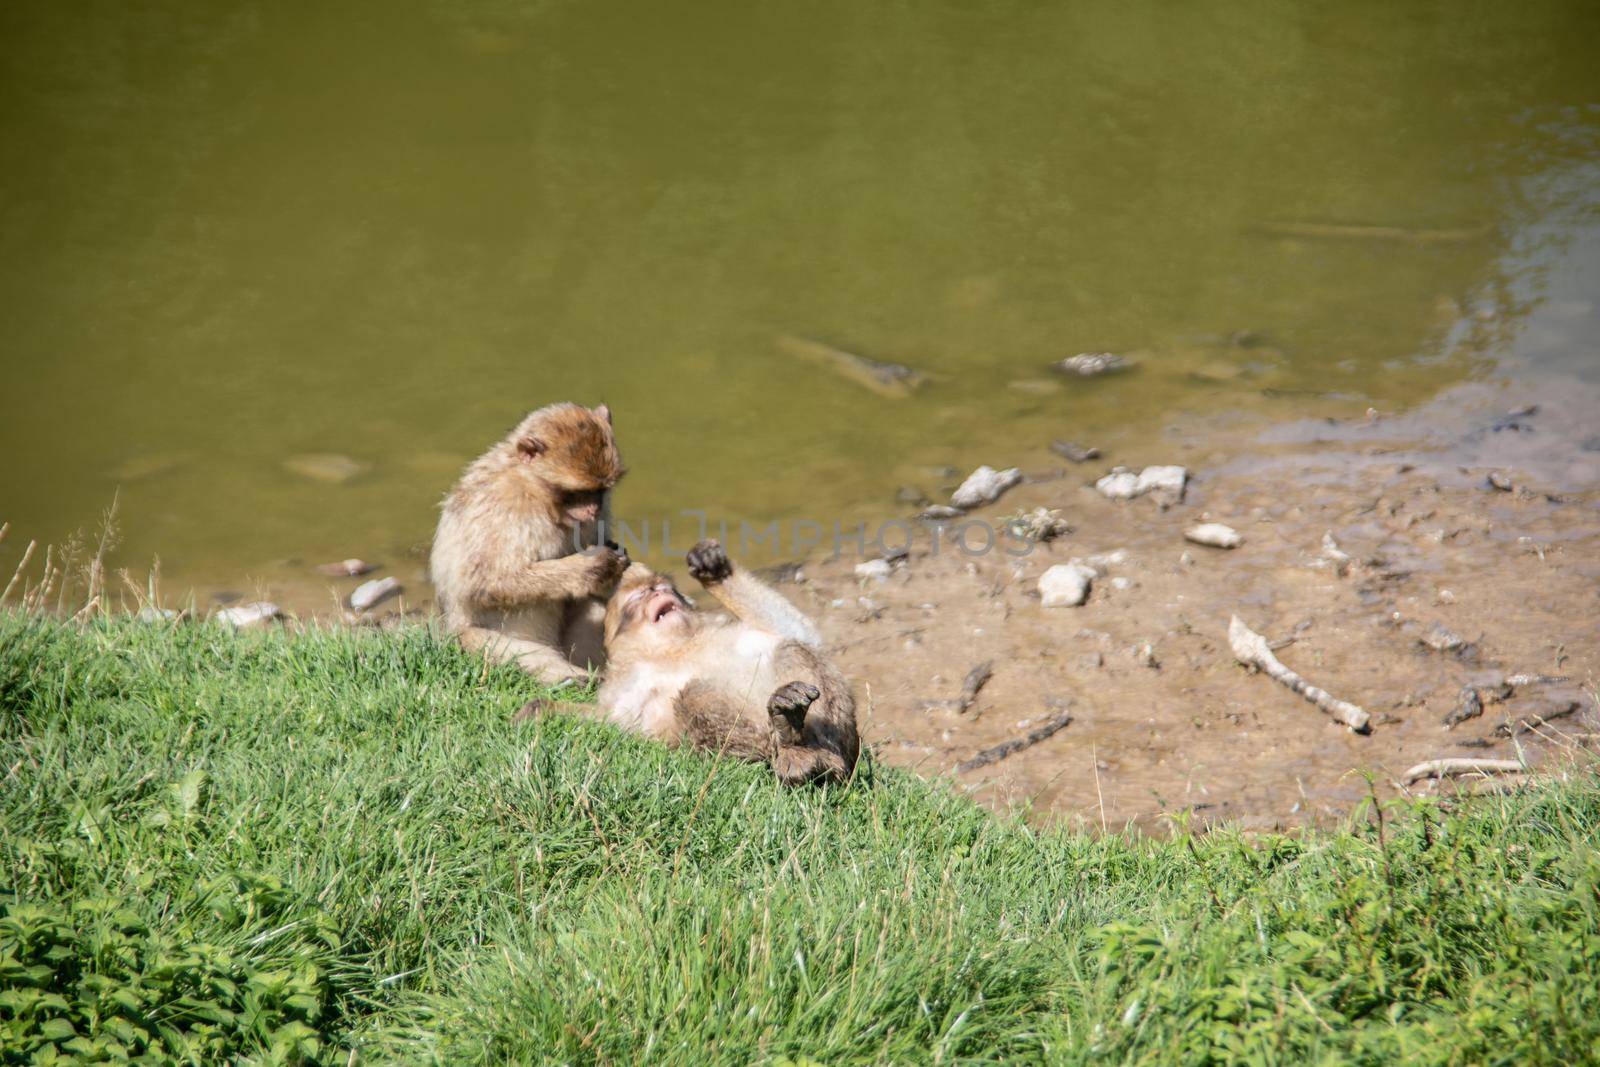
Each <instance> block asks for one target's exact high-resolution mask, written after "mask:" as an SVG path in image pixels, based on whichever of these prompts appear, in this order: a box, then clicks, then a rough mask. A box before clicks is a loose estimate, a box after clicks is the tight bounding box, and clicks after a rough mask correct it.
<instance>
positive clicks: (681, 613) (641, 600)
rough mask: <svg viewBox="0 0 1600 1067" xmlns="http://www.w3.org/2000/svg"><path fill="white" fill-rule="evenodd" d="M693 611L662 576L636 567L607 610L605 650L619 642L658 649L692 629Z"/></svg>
mask: <svg viewBox="0 0 1600 1067" xmlns="http://www.w3.org/2000/svg"><path fill="white" fill-rule="evenodd" d="M694 625H695V615H694V609H693V608H691V607H690V606H689V602H688V601H687V600H685V599H684V598H683V596H682V595H681V594H680V593H679V592H678V590H677V587H675V586H674V585H673V584H672V579H670V578H668V577H666V576H665V575H658V574H653V573H651V572H650V571H648V570H646V569H645V568H644V567H642V566H639V565H638V564H635V565H634V566H633V567H632V568H630V570H629V573H628V574H627V575H625V576H624V577H623V579H622V583H621V584H620V585H619V586H618V587H617V591H616V593H614V594H613V595H612V597H611V603H610V604H609V605H607V607H606V647H607V648H611V647H613V646H614V645H615V644H617V643H618V642H619V641H623V640H626V641H628V642H630V643H640V644H643V645H646V646H648V647H652V648H654V647H659V646H663V645H670V644H673V643H676V642H677V641H678V640H680V639H681V638H682V637H683V636H684V635H685V634H687V633H688V632H689V631H690V630H692V629H693V628H694Z"/></svg>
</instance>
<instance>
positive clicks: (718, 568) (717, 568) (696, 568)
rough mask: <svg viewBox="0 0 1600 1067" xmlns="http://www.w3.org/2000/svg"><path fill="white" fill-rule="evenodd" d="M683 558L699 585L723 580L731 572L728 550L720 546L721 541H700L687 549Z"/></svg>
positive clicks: (731, 565)
mask: <svg viewBox="0 0 1600 1067" xmlns="http://www.w3.org/2000/svg"><path fill="white" fill-rule="evenodd" d="M684 559H685V561H686V562H687V563H688V564H689V573H690V574H692V575H694V577H695V580H696V581H698V582H699V583H700V584H701V585H712V584H715V583H716V582H721V581H725V580H726V579H727V578H728V576H729V575H731V574H732V573H733V563H732V562H731V561H730V560H729V559H728V550H727V549H725V548H723V547H722V542H721V541H715V540H707V541H701V542H700V543H699V544H698V545H695V546H694V547H693V548H691V549H690V550H689V554H688V555H687V556H685V557H684Z"/></svg>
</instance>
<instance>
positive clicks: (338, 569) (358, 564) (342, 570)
mask: <svg viewBox="0 0 1600 1067" xmlns="http://www.w3.org/2000/svg"><path fill="white" fill-rule="evenodd" d="M376 569H377V564H375V563H368V562H367V561H366V560H364V559H341V560H340V561H339V562H337V563H324V564H322V565H321V566H319V567H318V568H317V573H318V574H325V575H327V576H328V577H329V578H356V577H359V576H361V575H363V574H366V573H367V572H368V571H371V570H376Z"/></svg>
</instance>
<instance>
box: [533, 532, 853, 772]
mask: <svg viewBox="0 0 1600 1067" xmlns="http://www.w3.org/2000/svg"><path fill="white" fill-rule="evenodd" d="M688 564H689V572H690V573H691V574H693V575H694V576H695V578H697V579H698V580H699V581H700V583H701V584H702V585H704V586H705V587H706V589H707V590H709V591H710V593H711V594H712V595H713V596H715V597H716V598H717V599H718V600H719V601H721V603H722V606H723V607H725V608H727V609H728V611H730V612H731V613H732V614H733V616H734V618H733V619H731V620H727V619H714V618H707V617H705V616H703V615H700V614H698V613H697V612H695V610H694V609H693V608H692V607H690V606H689V603H688V602H687V601H686V600H684V598H683V597H682V596H681V595H679V593H678V590H677V589H676V588H675V587H674V586H673V584H672V581H671V579H669V578H667V577H665V576H663V575H658V574H655V573H653V572H651V571H650V570H648V569H647V568H645V567H643V566H642V565H639V564H634V565H633V566H631V567H629V568H628V571H627V573H626V574H625V575H624V576H623V579H622V583H621V585H619V586H618V588H617V591H616V593H615V594H613V596H612V597H611V603H610V604H609V606H608V607H607V609H606V620H605V626H606V655H607V657H608V660H609V666H608V668H607V671H606V678H605V681H604V683H603V684H602V685H601V687H600V692H599V694H598V697H597V707H596V708H595V709H593V710H592V713H595V714H598V715H599V716H600V717H602V718H605V719H607V720H609V721H611V722H613V723H615V724H616V725H618V726H621V727H623V728H624V729H627V730H633V731H635V732H638V733H642V734H646V735H648V736H650V737H654V738H656V739H658V740H661V741H665V742H666V743H668V744H669V745H677V744H679V743H681V742H684V741H687V742H688V743H690V744H692V745H696V746H698V747H700V748H704V749H710V750H712V751H714V752H727V753H728V754H730V755H733V756H736V757H738V758H740V759H744V760H749V761H751V762H755V763H769V764H771V765H772V768H773V770H774V771H775V772H777V775H778V778H779V780H781V781H782V782H784V783H785V784H787V785H797V784H799V783H801V782H811V781H844V780H845V779H847V778H849V777H850V774H851V772H852V771H853V770H854V769H855V764H856V754H857V751H858V749H859V742H858V740H857V737H856V708H855V699H854V697H852V696H851V693H850V686H849V683H847V682H846V681H845V679H844V677H843V676H842V675H841V674H840V673H839V672H838V670H837V669H835V668H834V666H833V665H832V664H831V663H829V662H828V661H827V660H825V659H823V658H822V655H821V651H820V646H821V644H822V638H821V635H820V634H818V633H817V629H816V626H815V625H813V624H812V622H811V620H810V619H808V618H806V617H805V616H804V615H802V614H801V613H800V611H799V610H798V609H796V608H795V606H794V605H793V604H791V603H789V601H787V600H785V599H784V598H783V596H782V595H781V594H779V593H778V592H777V591H776V590H773V589H771V588H769V587H768V586H766V585H763V584H762V583H761V582H759V581H757V580H756V579H755V578H753V577H751V576H750V575H749V574H746V573H745V572H744V571H741V570H735V569H734V567H733V565H732V563H730V562H729V560H728V554H727V553H726V552H725V551H724V550H723V548H722V545H720V544H719V543H717V542H716V541H701V542H700V543H699V544H698V545H696V546H695V547H694V548H693V549H691V550H690V551H689V555H688ZM535 710H537V709H535Z"/></svg>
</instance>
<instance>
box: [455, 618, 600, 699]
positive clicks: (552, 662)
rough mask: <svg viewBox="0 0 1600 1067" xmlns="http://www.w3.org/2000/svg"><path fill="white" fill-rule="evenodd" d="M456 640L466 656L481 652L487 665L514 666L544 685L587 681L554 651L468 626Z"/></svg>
mask: <svg viewBox="0 0 1600 1067" xmlns="http://www.w3.org/2000/svg"><path fill="white" fill-rule="evenodd" d="M456 637H457V639H458V640H460V642H461V647H462V648H464V649H466V650H467V651H468V652H482V653H483V656H484V658H485V659H487V660H489V661H490V662H491V663H514V664H516V665H517V666H518V667H521V668H522V669H523V670H525V671H527V672H528V673H529V674H531V675H532V676H533V677H534V678H536V679H538V680H539V681H541V682H543V683H544V684H545V685H550V686H555V685H560V684H561V683H562V682H585V681H588V678H589V672H588V671H586V670H584V669H583V668H582V667H578V666H575V665H574V664H573V663H572V661H571V660H569V659H567V658H566V657H565V656H563V655H562V654H561V652H560V651H559V650H558V649H555V648H552V647H550V646H549V645H544V644H540V643H539V642H537V641H529V640H527V639H526V638H522V637H513V636H511V635H510V634H505V633H501V632H500V631H499V630H489V629H485V628H484V627H481V626H468V627H465V628H463V629H461V630H459V631H458V632H457V634H456Z"/></svg>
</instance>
